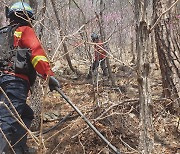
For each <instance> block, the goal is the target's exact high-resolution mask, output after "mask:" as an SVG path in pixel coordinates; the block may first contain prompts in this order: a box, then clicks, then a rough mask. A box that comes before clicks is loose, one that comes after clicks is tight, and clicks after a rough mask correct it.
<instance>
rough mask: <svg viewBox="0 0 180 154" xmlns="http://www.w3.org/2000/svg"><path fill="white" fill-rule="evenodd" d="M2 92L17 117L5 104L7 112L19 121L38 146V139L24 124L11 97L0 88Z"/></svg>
mask: <svg viewBox="0 0 180 154" xmlns="http://www.w3.org/2000/svg"><path fill="white" fill-rule="evenodd" d="M0 91H1V92H2V93H3V94H4V96H5V97H6V99H7V100H8V102H9V104H10V106H11V107H12V109H13V111H14V112H15V114H16V115H17V117H16V116H15V115H14V113H12V111H11V110H10V109H9V107H8V106H7V105H6V104H5V103H4V102H3V103H4V106H5V107H6V108H7V110H8V111H9V112H10V113H11V115H12V116H13V117H14V118H15V119H16V120H17V122H18V123H19V124H20V125H21V126H22V127H23V128H24V129H25V130H26V131H27V132H28V133H29V135H30V136H31V137H32V138H33V140H34V141H35V143H36V144H37V145H39V144H38V138H37V137H35V136H34V135H33V134H32V132H31V131H30V130H29V129H28V128H27V127H26V125H25V124H24V122H23V120H22V119H21V117H20V115H19V113H18V112H17V110H16V109H15V107H14V105H13V104H12V102H11V100H10V99H9V97H8V96H7V95H6V93H5V92H4V90H3V89H2V87H0Z"/></svg>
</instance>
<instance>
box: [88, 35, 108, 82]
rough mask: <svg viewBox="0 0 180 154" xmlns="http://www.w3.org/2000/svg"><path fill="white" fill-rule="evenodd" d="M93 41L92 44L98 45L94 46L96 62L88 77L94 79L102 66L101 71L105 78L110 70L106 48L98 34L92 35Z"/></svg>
mask: <svg viewBox="0 0 180 154" xmlns="http://www.w3.org/2000/svg"><path fill="white" fill-rule="evenodd" d="M91 40H92V42H94V43H96V44H95V45H94V56H95V57H94V62H93V64H92V66H91V67H90V69H89V74H88V76H87V79H90V78H92V74H93V73H94V72H95V71H97V69H98V67H99V64H100V66H101V69H102V71H103V76H107V75H108V70H107V66H106V51H105V48H104V44H103V42H102V41H101V40H100V39H99V36H98V35H97V34H96V33H92V34H91Z"/></svg>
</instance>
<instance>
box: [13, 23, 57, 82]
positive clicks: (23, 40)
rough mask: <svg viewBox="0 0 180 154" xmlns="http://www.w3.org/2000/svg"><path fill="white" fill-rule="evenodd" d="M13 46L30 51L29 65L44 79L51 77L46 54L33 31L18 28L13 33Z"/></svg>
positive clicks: (25, 27) (21, 27)
mask: <svg viewBox="0 0 180 154" xmlns="http://www.w3.org/2000/svg"><path fill="white" fill-rule="evenodd" d="M14 46H15V47H17V46H19V47H20V48H29V49H31V63H32V65H33V67H34V68H35V70H36V71H37V72H38V73H39V74H41V75H42V77H43V78H44V79H45V78H46V77H47V76H48V75H50V76H53V72H52V71H51V69H50V64H49V62H48V59H47V57H46V54H45V52H44V50H43V48H42V46H41V43H40V42H39V40H38V38H37V36H36V34H35V32H34V30H33V29H32V28H31V27H29V26H20V27H18V28H17V29H16V31H15V32H14Z"/></svg>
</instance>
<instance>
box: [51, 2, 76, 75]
mask: <svg viewBox="0 0 180 154" xmlns="http://www.w3.org/2000/svg"><path fill="white" fill-rule="evenodd" d="M51 4H52V7H53V11H54V13H55V16H56V19H57V24H58V28H59V30H60V35H61V37H62V36H64V32H63V31H62V29H61V25H60V18H59V16H58V12H57V9H56V4H55V1H54V0H51ZM62 44H63V49H64V53H65V57H66V60H67V62H68V65H69V67H70V69H71V70H72V71H73V72H74V73H76V74H79V71H78V70H77V69H75V68H74V67H73V65H72V63H71V58H70V56H69V53H68V48H67V45H66V43H65V42H63V43H62Z"/></svg>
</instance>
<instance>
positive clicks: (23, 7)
mask: <svg viewBox="0 0 180 154" xmlns="http://www.w3.org/2000/svg"><path fill="white" fill-rule="evenodd" d="M25 11H26V13H27V14H28V16H29V18H32V16H33V10H32V8H31V7H30V6H29V4H27V3H25V2H17V3H14V4H13V5H12V6H11V7H10V8H9V12H8V14H7V17H9V18H10V17H11V15H13V14H14V12H25ZM26 13H24V14H26Z"/></svg>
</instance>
